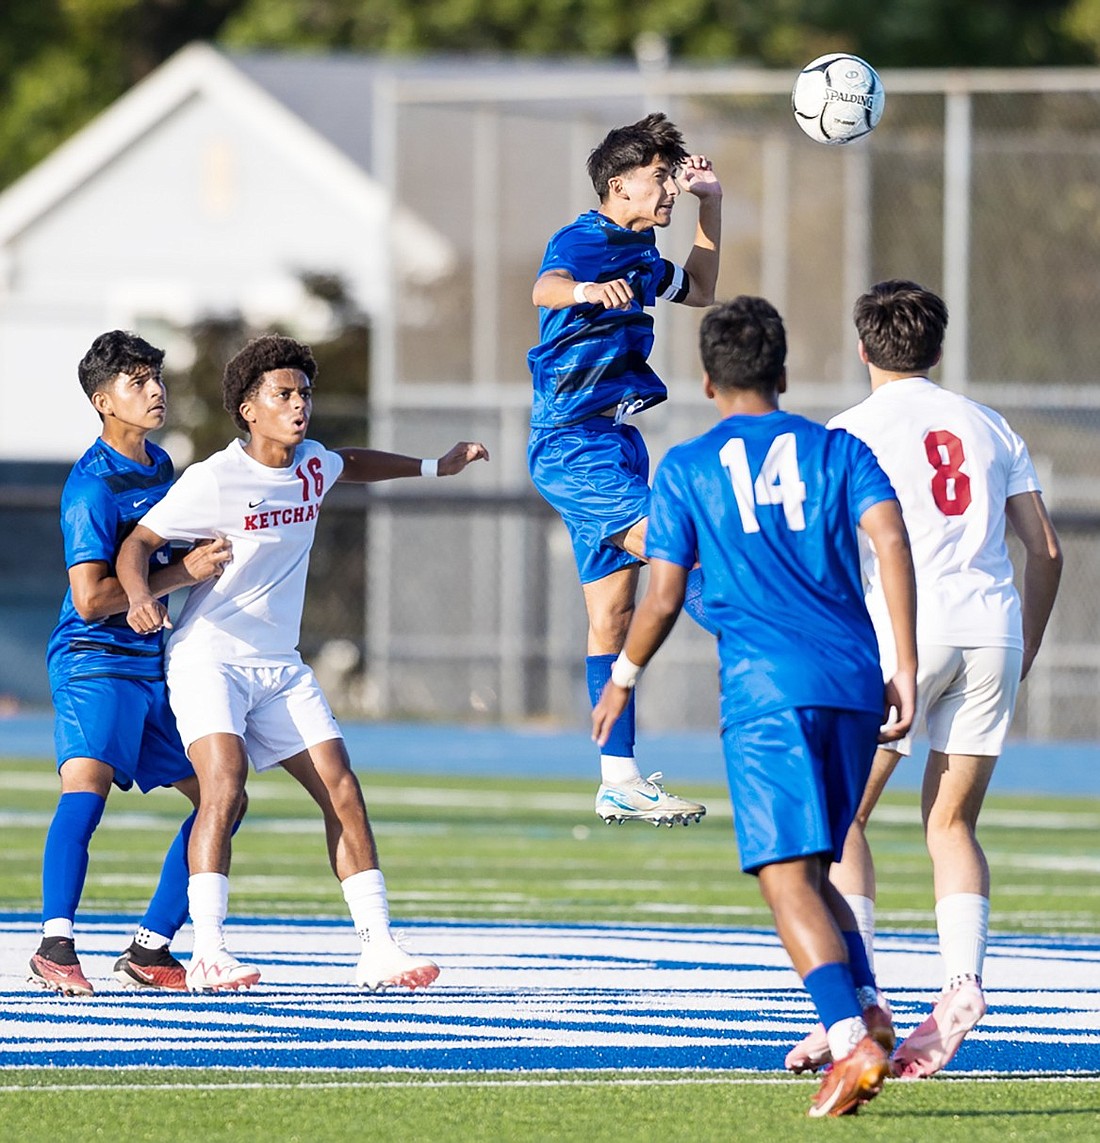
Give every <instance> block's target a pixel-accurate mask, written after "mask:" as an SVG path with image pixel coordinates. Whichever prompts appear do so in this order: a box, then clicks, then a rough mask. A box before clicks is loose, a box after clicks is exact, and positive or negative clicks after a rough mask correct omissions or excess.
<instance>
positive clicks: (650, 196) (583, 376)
mask: <svg viewBox="0 0 1100 1143" xmlns="http://www.w3.org/2000/svg"><path fill="white" fill-rule="evenodd" d="M588 174H589V177H590V178H591V180H592V185H593V187H594V188H595V191H596V194H597V196H598V197H599V202H600V205H599V208H598V209H596V210H589V211H586V212H585V213H584V214H582V215H581V216H580V217H579V218H578V219H577V220H576V221H575V222H572V223H570V224H569V225H568V226H566V227H564V228H563V229H561V230H559V231H558V232H557V233H556V234H555V235H554V236H553V237H552V238H551V239H550V243H549V245H548V246H547V248H546V254H545V257H544V258H543V262H542V266H541V268H540V270H539V275H538V280H537V281H536V282H535V287H534V291H533V292H532V301H533V302H534V304H535V305H536V306H538V307H539V344H538V345H536V346H535V347H534V348H533V349H532V350H531V352H530V353H529V354H528V359H527V360H528V364H529V366H530V368H531V374H532V378H533V382H534V403H533V408H532V412H531V436H530V441H529V444H528V450H527V459H528V465H529V468H530V471H531V479H532V480H533V481H534V484H535V487H536V488H537V489H538V491H539V492H540V494H541V495H542V496H543V498H544V499H546V500H547V501H548V502H549V503H550V504H551V505H552V506H553V508H554V509H555V510H556V511H557V512H558V514H559V515H560V516H561V518H562V520H563V521H564V522H565V526H566V527H567V528H568V529H569V535H570V537H571V539H572V541H573V554H574V557H575V559H576V563H577V570H578V572H579V573H580V580H581V587H582V590H583V592H584V602H585V608H586V610H587V613H588V650H587V660H586V668H587V678H588V692H589V696H590V698H591V700H592V702H593V704H594V703H595V702H596V701H597V699H598V698H599V696H600V692H601V691H602V690H603V688H604V684H605V683H606V682H607V680H608V678H609V676H610V672H611V664H612V663H613V662H614V661H615V656H616V655H617V654H618V653H619V651H620V650H621V649H622V645H623V639H624V637H625V635H626V630H627V628H628V627H629V625H630V619H631V616H632V615H633V613H634V601H635V596H636V593H637V587H638V569H639V566H640V565H641V564H642V563H643V562H644V561H645V531H646V517H647V516H648V515H649V483H648V482H649V455H648V453H647V452H646V447H645V442H644V441H643V440H642V436H641V434H640V433H639V432H638V430H637V429H636V428H635V427H634V426H633V425H631V424H629V423H628V418H629V417H631V416H633V415H634V414H636V413H640V412H642V410H644V409H648V408H649V407H650V406H652V405H656V404H659V403H660V402H661V401H663V400H665V398H666V397H667V395H668V393H667V390H666V389H665V385H664V382H663V381H662V380H661V379H660V377H658V376H657V374H656V373H655V372H654V371H653V369H651V368H650V366H649V363H648V358H649V353H650V350H651V349H652V346H653V317H652V315H651V314H650V313H647V307H652V306H653V305H655V304H656V302H657V300H658V299H663V300H665V301H669V302H679V303H681V304H683V305H688V306H709V305H711V304H712V303H713V301H714V290H715V285H716V283H717V280H718V250H719V242H720V238H721V220H722V213H721V212H722V187H721V185H720V183H719V182H718V178H717V176H716V175H715V174H714V171H713V170H712V169H711V164H710V162H709V161H708V160H707V158H706V157H705V156H703V155H690V154H688V152H687V150H686V149H685V147H684V140H683V136H682V135H681V133H680V131H679V130H678V129H677V128H676V127H675V126H674V125H673V124H672V123H670V122H669V121H668V119H667V118H666V117H665V116H664V115H661V114H654V115H649V116H647V117H646V118H645V119H643V120H641V121H640V122H638V123H634V124H632V125H631V126H628V127H620V128H617V129H616V130H614V131H611V132H610V133H609V134H608V135H607V137H606V138H605V139H604V140H603V142H602V143H600V145H599V146H598V147H597V148H596V149H595V150H594V151H593V152H592V154H591V155H590V156H589V158H588ZM681 191H687V192H688V193H689V194H691V195H693V196H694V197H695V198H696V199H697V200H698V203H699V221H698V226H697V228H696V233H695V241H694V245H693V246H692V249H691V252H690V254H689V255H688V257H687V260H686V261H685V263H684V264H683V266H679V265H677V264H676V263H674V262H670V261H667V260H666V259H664V258H662V257H661V255H660V254H659V253H658V252H657V246H656V242H655V240H654V230H655V229H657V228H658V227H664V226H668V224H669V222H670V221H671V218H672V210H673V206H674V204H675V202H676V199H677V197H678V196H679V194H680V193H681ZM698 597H699V590H698V575H697V574H696V576H695V577H693V580H692V584H691V588H690V589H689V603H688V608H689V611H691V613H692V614H693V615H694V617H695V618H698V619H699V620H700V621H701V622H702V616H701V612H700V611H699V609H698V606H697V604H698ZM693 603H694V604H695V605H696V606H695V607H694V609H693ZM704 625H705V624H704ZM600 771H601V779H602V784H601V785H600V788H599V791H598V793H597V795H596V813H597V814H599V815H600V817H602V818H603V819H604V821H606V822H612V821H619V822H622V821H626V820H630V819H639V820H644V821H650V822H653V823H654V824H657V825H659V824H661V823H662V822H667V823H668V824H670V825H671V824H672V823H673V822H675V821H681V822H683V823H684V824H685V825H686V824H687V823H688V822H689V821H692V820H694V821H698V820H699V819H700V818H701V817H702V816H703V815H704V814H705V813H706V809H705V807H704V806H701V805H699V804H698V803H697V802H690V801H687V800H686V799H684V798H679V797H676V796H675V795H673V794H669V793H668V792H667V791H665V790H664V789H663V788H662V786H661V785H660V783H659V779H660V777H661V775H660V774H653V775H651V776H650V777H649V778H648V779H646V778H643V777H642V776H641V773H640V772H639V770H638V766H637V763H636V762H635V760H634V704H633V700H632V701H631V703H630V704H629V706H628V708H627V710H626V712H625V714H624V716H623V718H621V719H620V720H619V721H618V723H617V724H616V726H615V728H614V729H613V731H612V733H611V737H610V739H609V740H608V742H607V743H606V746H605V748H604V750H603V752H602V753H601V756H600Z"/></svg>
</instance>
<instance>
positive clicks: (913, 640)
mask: <svg viewBox="0 0 1100 1143" xmlns="http://www.w3.org/2000/svg"><path fill="white" fill-rule="evenodd" d="M859 526H860V527H861V528H862V529H863V530H864V531H865V532H866V533H867V535H868V536H869V537H870V539H871V543H872V544H874V547H875V554H876V555H877V556H878V562H879V575H880V577H881V579H882V593H883V595H884V596H885V598H886V609H887V611H888V612H889V614H890V626H891V628H892V630H893V633H894V647H895V649H896V653H897V658H896V669H895V671H894V675H893V677H892V678H891V679H890V680H889V681H888V682H887V684H886V691H885V699H884V713H885V715H886V716H887V717H889V713H890V708H891V707H893V708H894V709H895V710H896V712H897V716H896V718H895V719H894V721H893V722H890V723H888V725H886V726H884V727H883V729H882V731H881V732H880V734H879V741H880V742H894V741H896V740H897V739H899V738H904V737H905V735H906V734H907V733H908V732H909V728H910V726H912V724H913V716H914V714H915V713H916V703H917V585H916V580H915V578H914V574H913V554H912V552H911V551H910V550H909V534H908V532H906V530H905V523H904V521H903V520H902V518H901V505H900V504H899V503H898V502H897V501H896V500H881V501H879V503H878V504H874V505H872V506H871V507H870V508H868V509H867V511H866V512H864V513H863V515H862V516H861V517H860V520H859Z"/></svg>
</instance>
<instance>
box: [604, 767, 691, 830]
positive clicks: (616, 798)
mask: <svg viewBox="0 0 1100 1143" xmlns="http://www.w3.org/2000/svg"><path fill="white" fill-rule="evenodd" d="M661 778H662V774H661V771H660V770H658V771H657V772H656V773H655V774H650V776H649V777H648V778H634V779H632V780H631V781H629V782H623V783H622V784H621V785H618V786H608V785H601V786H600V788H599V790H597V791H596V813H597V814H599V815H600V817H601V818H603V820H604V822H605V823H606V824H607V825H610V824H611V823H612V822H618V823H619V824H620V825H621V824H622V823H623V822H626V821H643V822H651V823H652V824H653V825H655V826H661V825H667V826H674V825H675V824H676V823H677V822H679V823H680V824H681V825H688V824H689V823H691V822H693V821H694V822H697V821H700V820H701V819H702V818H703V815H704V814H706V812H707V807H706V806H702V805H700V804H699V803H698V802H689V801H688V800H687V798H680V797H677V795H676V794H670V793H669V792H668V791H667V790H666V789H665V788H664V787H663V786H662V785H661Z"/></svg>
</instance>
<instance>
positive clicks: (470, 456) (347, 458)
mask: <svg viewBox="0 0 1100 1143" xmlns="http://www.w3.org/2000/svg"><path fill="white" fill-rule="evenodd" d="M336 451H337V452H338V453H339V454H340V455H341V456H342V457H343V458H344V471H343V472H341V473H340V480H341V481H343V482H345V483H348V484H372V483H374V482H375V481H378V480H398V479H400V478H401V477H404V476H456V475H457V474H458V473H460V472H461V471H462V470H463V469H464V468H465V467H466V466H467V465H468V464H472V463H473V462H474V461H475V460H488V459H489V450H488V449H487V448H486V447H485V446H484V445H483V444H480V443H478V442H477V441H459V442H458V444H456V445H455V446H454V447H453V448H451V449H449V450H448V451H447V452H445V453H444V454H443V455H442V456H441V457H439V458H438V459H437V460H432V459H429V460H421V459H420V457H418V456H401V455H400V454H398V453H395V452H379V451H378V450H377V449H373V448H339V449H337V450H336Z"/></svg>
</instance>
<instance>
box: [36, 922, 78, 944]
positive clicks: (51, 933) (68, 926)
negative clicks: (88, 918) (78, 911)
mask: <svg viewBox="0 0 1100 1143" xmlns="http://www.w3.org/2000/svg"><path fill="white" fill-rule="evenodd" d="M42 936H43V937H68V938H69V940H70V941H71V940H72V939H73V923H72V921H71V920H69V918H68V917H51V918H50V919H49V920H48V921H47V922H46V923H45V924H44V925H43V926H42Z"/></svg>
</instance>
